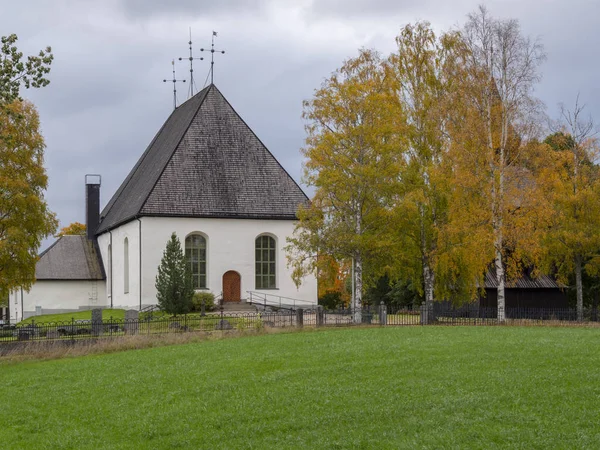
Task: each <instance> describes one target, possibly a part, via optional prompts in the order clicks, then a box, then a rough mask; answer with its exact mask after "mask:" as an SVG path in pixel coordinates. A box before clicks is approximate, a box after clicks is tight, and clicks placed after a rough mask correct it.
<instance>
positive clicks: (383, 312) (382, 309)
mask: <svg viewBox="0 0 600 450" xmlns="http://www.w3.org/2000/svg"><path fill="white" fill-rule="evenodd" d="M379 325H387V306H385V303H383V301H382V302H381V303H380V304H379Z"/></svg>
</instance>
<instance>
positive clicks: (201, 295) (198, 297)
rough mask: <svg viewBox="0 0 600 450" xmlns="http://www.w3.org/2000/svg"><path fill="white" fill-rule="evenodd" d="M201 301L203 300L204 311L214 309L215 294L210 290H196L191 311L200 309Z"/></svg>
mask: <svg viewBox="0 0 600 450" xmlns="http://www.w3.org/2000/svg"><path fill="white" fill-rule="evenodd" d="M202 302H204V309H205V311H213V310H214V309H215V294H213V293H212V292H196V293H195V294H194V298H193V299H192V305H193V311H195V312H200V311H202Z"/></svg>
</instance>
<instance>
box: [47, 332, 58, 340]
mask: <svg viewBox="0 0 600 450" xmlns="http://www.w3.org/2000/svg"><path fill="white" fill-rule="evenodd" d="M59 337H60V333H59V332H58V330H48V332H47V333H46V338H47V339H58V338H59Z"/></svg>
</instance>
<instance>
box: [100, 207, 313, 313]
mask: <svg viewBox="0 0 600 450" xmlns="http://www.w3.org/2000/svg"><path fill="white" fill-rule="evenodd" d="M141 221H142V304H144V305H149V304H156V288H155V278H156V274H157V269H158V266H159V264H160V261H161V258H162V255H163V251H164V249H165V246H166V243H167V241H168V240H169V239H170V237H171V233H172V232H173V231H174V232H176V233H177V236H178V237H179V239H180V241H181V245H182V247H184V245H185V237H186V236H187V235H189V234H191V233H196V232H197V233H201V234H203V235H204V236H205V237H206V239H207V258H208V261H207V289H208V290H209V291H210V292H212V293H214V294H215V295H219V294H220V293H221V292H222V290H223V281H222V277H223V274H224V273H225V272H227V271H229V270H234V271H236V272H238V273H239V274H240V276H241V291H242V298H246V297H247V296H248V294H247V291H257V292H261V293H266V294H270V295H274V296H282V297H289V298H293V299H298V300H304V301H308V302H312V303H315V304H316V302H317V281H316V278H315V277H314V276H308V277H306V278H305V279H304V281H303V283H302V285H301V286H300V287H299V288H296V286H295V284H294V282H293V281H292V278H291V270H290V269H288V268H287V267H286V266H287V261H286V257H285V252H284V250H283V247H285V245H286V237H287V236H290V235H291V234H292V232H293V229H294V222H292V221H289V220H250V219H195V218H173V217H169V218H166V217H165V218H163V217H142V218H141ZM138 233H139V230H138V222H137V220H136V221H133V222H130V223H128V224H126V225H124V226H121V227H118V228H116V229H115V230H113V231H112V242H113V244H112V249H113V250H112V255H113V290H114V298H113V304H115V305H123V304H127V305H130V306H133V307H135V306H137V305H138V304H137V303H136V302H135V301H133V302H131V303H123V302H124V301H125V300H124V298H123V297H122V296H121V291H122V286H123V264H122V259H121V256H122V253H123V251H122V250H123V247H122V245H123V244H122V242H123V239H124V237H125V236H128V237H129V239H130V241H129V245H130V264H131V269H132V270H131V271H130V285H131V286H130V293H129V296H135V295H139V290H138V284H139V279H138V276H139V272H138V271H137V270H138V267H139V264H138V262H139V253H137V252H138V251H139V247H137V236H138ZM261 234H268V235H271V236H273V237H275V238H276V243H277V249H278V252H277V256H276V263H277V277H276V279H277V288H276V289H264V290H258V289H256V286H255V248H254V246H255V240H256V238H257V237H258V236H259V235H261ZM109 240H110V236H109V233H105V234H103V235H101V236H100V237H99V239H98V242H99V244H100V249H101V252H102V257H103V260H104V262H105V270H106V271H107V277H108V270H109V266H108V258H107V254H108V243H109ZM109 301H110V299H109ZM136 301H137V302H138V303H139V298H138V299H136Z"/></svg>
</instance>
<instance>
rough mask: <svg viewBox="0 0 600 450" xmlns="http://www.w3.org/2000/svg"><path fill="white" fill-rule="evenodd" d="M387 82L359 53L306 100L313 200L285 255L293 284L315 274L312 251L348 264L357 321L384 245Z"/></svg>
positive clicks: (389, 136)
mask: <svg viewBox="0 0 600 450" xmlns="http://www.w3.org/2000/svg"><path fill="white" fill-rule="evenodd" d="M387 82H388V77H386V73H385V70H384V66H383V64H382V61H381V59H380V57H379V56H378V55H377V53H375V52H373V51H370V50H362V51H361V52H360V54H359V56H358V57H356V58H354V59H350V60H348V61H346V62H345V63H344V64H343V66H342V67H341V68H340V69H338V70H337V71H336V72H334V74H333V75H332V76H331V77H330V78H329V79H327V80H325V82H324V83H323V85H322V87H321V88H320V89H318V90H317V91H316V92H315V95H314V98H313V99H312V100H310V101H306V102H304V118H305V119H307V120H308V124H307V126H306V130H307V134H308V137H307V138H306V144H307V145H306V148H305V149H304V150H303V153H304V156H305V157H306V163H305V174H304V180H305V182H306V184H307V185H309V186H314V187H315V196H314V198H313V199H312V202H311V204H310V206H308V207H307V208H301V209H300V211H299V212H298V218H299V222H298V225H297V227H296V229H295V233H294V236H293V237H292V238H291V239H290V240H289V243H290V245H289V246H288V251H289V253H288V257H289V259H290V261H291V264H292V265H293V267H294V276H295V278H296V280H297V281H298V280H299V279H300V278H301V276H302V275H303V274H305V273H306V272H307V271H315V270H316V266H317V254H320V255H329V256H331V257H332V258H334V259H336V260H338V261H348V262H350V261H352V262H353V265H354V267H353V276H354V286H355V288H354V296H353V303H352V308H353V310H354V320H355V321H356V322H360V321H361V320H362V319H361V308H362V294H363V278H364V275H365V268H366V267H368V263H369V261H372V260H373V259H375V258H377V256H378V254H379V253H380V252H381V250H383V249H385V248H386V246H387V243H386V242H385V236H384V234H382V233H381V230H383V229H384V227H383V226H382V225H383V221H384V220H385V209H384V206H385V205H384V203H385V200H384V197H385V192H386V190H387V189H388V188H389V185H390V183H389V181H390V180H391V179H393V178H394V176H395V175H394V174H395V171H396V169H395V167H396V162H395V161H394V158H393V157H392V156H393V154H392V150H393V149H394V147H395V145H394V133H395V132H396V130H397V127H395V123H394V121H395V120H397V118H396V117H395V116H394V110H393V109H392V108H391V107H390V102H393V101H394V98H393V97H392V95H391V91H390V89H389V87H388V86H387V85H386V83H387ZM371 267H376V264H371Z"/></svg>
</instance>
